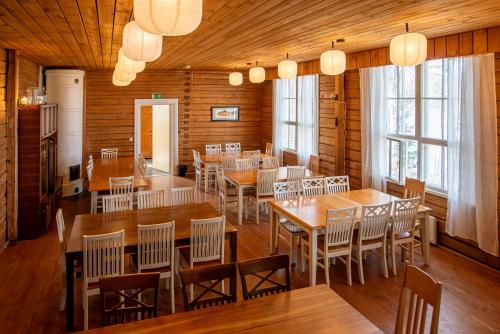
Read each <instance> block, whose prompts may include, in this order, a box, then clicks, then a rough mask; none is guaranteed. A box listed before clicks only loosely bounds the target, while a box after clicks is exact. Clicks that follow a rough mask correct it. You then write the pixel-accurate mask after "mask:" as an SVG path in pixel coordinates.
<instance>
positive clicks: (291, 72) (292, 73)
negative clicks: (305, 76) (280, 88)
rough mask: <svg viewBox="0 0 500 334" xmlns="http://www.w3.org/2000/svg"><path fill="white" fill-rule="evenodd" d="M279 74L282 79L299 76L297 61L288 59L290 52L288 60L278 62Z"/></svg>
mask: <svg viewBox="0 0 500 334" xmlns="http://www.w3.org/2000/svg"><path fill="white" fill-rule="evenodd" d="M278 76H279V77H280V78H281V79H291V78H295V77H296V76H297V62H296V61H293V60H289V59H288V53H287V54H286V60H282V61H280V62H279V64H278Z"/></svg>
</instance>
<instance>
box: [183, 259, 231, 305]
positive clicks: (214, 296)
mask: <svg viewBox="0 0 500 334" xmlns="http://www.w3.org/2000/svg"><path fill="white" fill-rule="evenodd" d="M236 270H237V269H236V263H228V264H218V265H212V266H207V267H200V268H196V269H187V270H181V272H180V275H181V281H182V294H183V297H184V310H185V311H193V310H196V309H201V308H206V307H212V306H217V305H224V304H229V303H236V276H237V273H236ZM225 279H229V293H225V292H224V291H220V290H218V289H217V288H216V287H217V285H219V284H221V283H222V282H223V281H224V280H225ZM191 284H193V285H194V286H195V289H194V291H195V292H196V293H197V294H196V295H195V296H193V299H192V300H190V298H189V295H190V291H191V290H190V287H191ZM199 290H201V292H199ZM198 292H199V293H198Z"/></svg>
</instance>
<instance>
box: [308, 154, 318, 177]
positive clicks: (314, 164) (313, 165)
mask: <svg viewBox="0 0 500 334" xmlns="http://www.w3.org/2000/svg"><path fill="white" fill-rule="evenodd" d="M309 170H310V171H312V172H316V173H319V157H317V156H315V155H312V154H311V156H310V157H309Z"/></svg>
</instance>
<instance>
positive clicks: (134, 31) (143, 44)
mask: <svg viewBox="0 0 500 334" xmlns="http://www.w3.org/2000/svg"><path fill="white" fill-rule="evenodd" d="M162 42H163V37H162V36H161V35H154V34H150V33H148V32H146V31H144V30H142V29H141V28H140V27H139V25H138V24H137V22H136V21H130V22H129V23H127V24H126V25H125V28H124V29H123V54H124V55H125V56H127V58H129V59H131V60H134V61H144V62H149V61H153V60H156V59H158V58H159V57H160V56H161V50H162Z"/></svg>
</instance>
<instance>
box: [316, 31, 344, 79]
mask: <svg viewBox="0 0 500 334" xmlns="http://www.w3.org/2000/svg"><path fill="white" fill-rule="evenodd" d="M336 42H337V43H342V42H344V39H337V41H336ZM334 47H335V42H332V49H333V48H334ZM345 67H346V57H345V53H344V51H341V50H328V51H325V52H323V53H322V54H321V57H320V68H321V72H322V73H323V74H326V75H339V74H341V73H344V71H345Z"/></svg>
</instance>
